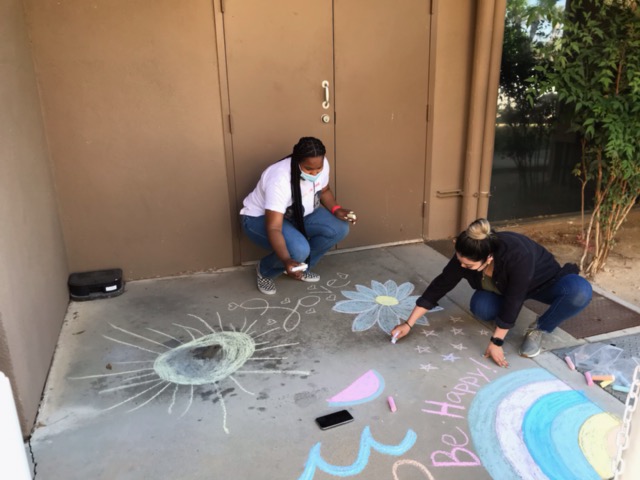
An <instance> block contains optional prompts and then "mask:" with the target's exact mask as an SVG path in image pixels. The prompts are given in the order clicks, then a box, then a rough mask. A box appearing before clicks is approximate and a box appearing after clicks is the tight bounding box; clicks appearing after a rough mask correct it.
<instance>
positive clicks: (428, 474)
mask: <svg viewBox="0 0 640 480" xmlns="http://www.w3.org/2000/svg"><path fill="white" fill-rule="evenodd" d="M404 465H408V466H410V467H414V468H416V469H418V471H419V472H420V473H423V474H424V476H425V478H428V479H429V480H435V478H433V475H431V472H430V471H429V469H428V468H427V467H425V466H424V465H422V464H421V463H419V462H416V461H415V460H405V459H403V460H398V461H397V462H396V463H394V464H393V467H391V473H392V474H393V480H400V479H399V478H398V469H399V468H400V467H402V466H404Z"/></svg>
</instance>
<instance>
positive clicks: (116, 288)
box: [68, 268, 124, 300]
mask: <svg viewBox="0 0 640 480" xmlns="http://www.w3.org/2000/svg"><path fill="white" fill-rule="evenodd" d="M68 285H69V294H70V295H71V299H72V300H94V299H96V298H109V297H117V296H118V295H121V294H122V293H123V292H124V280H123V279H122V269H120V268H112V269H110V270H97V271H94V272H80V273H72V274H71V275H69V282H68Z"/></svg>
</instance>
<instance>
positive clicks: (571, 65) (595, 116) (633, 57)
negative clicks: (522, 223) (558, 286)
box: [530, 0, 640, 277]
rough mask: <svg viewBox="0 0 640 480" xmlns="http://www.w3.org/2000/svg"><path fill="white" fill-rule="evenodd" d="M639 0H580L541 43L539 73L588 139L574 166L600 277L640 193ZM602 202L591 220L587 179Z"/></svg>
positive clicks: (589, 255) (586, 258)
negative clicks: (551, 36) (557, 30)
mask: <svg viewBox="0 0 640 480" xmlns="http://www.w3.org/2000/svg"><path fill="white" fill-rule="evenodd" d="M637 10H638V9H637V4H636V2H635V1H629V0H608V1H607V0H573V1H572V2H571V7H570V9H569V11H568V12H567V15H566V16H565V18H564V21H563V34H562V35H561V36H558V37H557V38H555V39H554V40H553V41H552V42H550V43H549V44H547V46H546V47H544V48H542V49H541V50H540V53H541V56H542V58H544V59H546V61H547V63H546V64H541V65H539V66H538V67H536V69H537V70H538V71H539V72H540V73H541V74H542V76H538V77H532V78H531V79H530V81H531V83H532V85H535V86H536V90H533V94H532V95H531V97H530V98H531V99H534V98H536V96H537V95H538V90H537V89H539V88H542V89H543V90H545V91H547V92H551V91H554V92H555V93H556V94H557V97H558V99H559V101H560V102H562V103H563V105H564V107H565V111H567V112H568V113H569V114H570V117H571V125H572V129H573V130H575V131H576V132H577V133H578V135H579V138H580V141H581V144H582V158H581V162H580V163H579V164H578V165H577V166H576V168H575V170H574V173H575V174H576V175H577V176H579V177H580V180H581V182H582V186H583V190H582V191H583V199H582V205H583V207H582V211H583V240H584V252H583V255H582V258H581V261H580V264H581V265H580V266H581V268H582V269H583V271H584V272H585V274H586V275H587V276H590V277H593V276H595V275H596V273H597V272H599V271H600V270H602V268H604V265H605V262H606V260H607V258H608V256H609V253H610V252H611V249H612V248H613V247H614V245H615V236H616V233H617V232H618V230H619V229H620V227H621V226H622V224H623V223H624V221H625V219H626V218H627V215H628V214H629V211H630V210H631V208H632V207H633V206H634V205H635V203H636V200H637V198H638V195H640V133H639V132H640V16H639V15H638V12H637ZM541 78H542V79H543V80H540V79H541ZM588 183H592V185H593V187H594V191H595V194H594V199H593V200H594V208H593V211H592V212H591V216H590V219H589V222H588V225H585V221H584V192H585V186H586V185H587V184H588Z"/></svg>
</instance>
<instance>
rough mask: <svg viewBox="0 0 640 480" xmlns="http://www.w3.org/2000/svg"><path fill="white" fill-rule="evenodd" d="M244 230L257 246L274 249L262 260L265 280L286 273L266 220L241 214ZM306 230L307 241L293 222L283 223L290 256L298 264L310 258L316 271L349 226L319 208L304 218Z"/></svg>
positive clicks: (284, 221)
mask: <svg viewBox="0 0 640 480" xmlns="http://www.w3.org/2000/svg"><path fill="white" fill-rule="evenodd" d="M240 221H241V223H242V229H243V230H244V232H245V233H246V234H247V236H248V237H249V238H250V239H251V241H252V242H254V243H256V244H257V245H259V246H261V247H262V248H265V249H267V250H271V253H270V254H269V255H267V256H266V257H263V258H262V259H261V260H260V264H259V267H258V268H260V274H261V275H262V276H264V277H269V278H274V277H277V276H278V275H280V274H282V273H283V272H284V270H285V269H284V265H283V263H282V262H281V261H280V259H279V258H278V256H277V255H276V254H275V253H274V252H273V248H272V247H271V244H270V243H269V238H267V231H266V228H265V217H264V215H263V216H261V217H249V216H247V215H240ZM304 228H305V230H306V231H307V236H308V237H309V239H308V240H307V239H306V238H305V237H304V235H302V234H301V233H300V232H299V231H298V229H297V228H296V227H294V226H293V224H292V223H291V222H290V221H289V220H286V219H285V220H283V221H282V235H283V236H284V240H285V242H286V244H287V250H288V251H289V256H290V257H291V258H292V259H294V260H295V261H296V262H304V261H305V260H306V259H307V257H310V258H309V268H310V269H311V268H313V267H314V266H315V265H316V264H317V263H318V261H319V260H320V258H322V256H323V255H324V254H325V253H327V251H328V250H329V249H330V248H331V247H333V246H334V245H335V244H336V243H338V242H339V241H340V240H342V239H343V238H344V237H346V236H347V234H348V233H349V223H348V222H345V221H343V220H338V219H337V218H336V217H335V216H334V215H332V214H331V212H329V211H328V210H327V209H326V208H324V207H319V208H316V209H315V210H314V211H313V213H310V214H309V215H307V216H305V217H304Z"/></svg>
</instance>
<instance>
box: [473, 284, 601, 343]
mask: <svg viewBox="0 0 640 480" xmlns="http://www.w3.org/2000/svg"><path fill="white" fill-rule="evenodd" d="M591 295H592V290H591V284H590V283H589V282H588V281H587V280H585V279H584V278H582V277H581V276H580V275H575V274H569V275H565V276H564V277H562V278H560V279H558V280H556V281H555V282H552V283H551V284H550V285H548V286H547V287H545V288H543V289H542V290H541V291H539V292H536V293H535V294H534V295H531V296H528V297H527V298H528V299H529V298H532V299H534V300H537V301H539V302H542V303H546V304H547V305H549V308H548V309H547V311H546V312H544V313H543V314H542V315H541V316H540V318H538V328H539V329H540V330H542V331H544V332H547V333H550V332H552V331H553V329H554V328H556V327H557V326H558V325H560V324H561V323H562V322H564V321H565V320H567V319H568V318H571V317H573V316H574V315H577V314H578V313H580V311H582V309H584V308H585V307H586V306H587V305H589V302H590V301H591ZM502 302H504V297H503V296H502V295H497V294H495V293H493V292H487V291H485V290H477V291H476V292H475V293H474V294H473V296H472V297H471V305H470V307H471V311H472V312H473V314H474V315H475V316H476V317H478V318H479V319H480V320H483V321H486V322H488V321H492V320H494V319H495V318H496V317H497V316H498V315H499V314H500V309H501V307H502Z"/></svg>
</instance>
